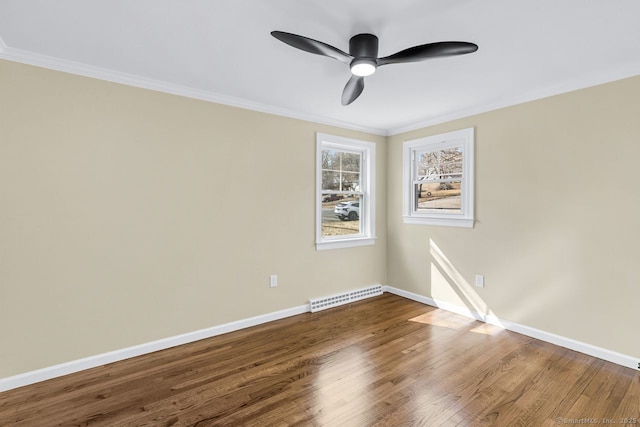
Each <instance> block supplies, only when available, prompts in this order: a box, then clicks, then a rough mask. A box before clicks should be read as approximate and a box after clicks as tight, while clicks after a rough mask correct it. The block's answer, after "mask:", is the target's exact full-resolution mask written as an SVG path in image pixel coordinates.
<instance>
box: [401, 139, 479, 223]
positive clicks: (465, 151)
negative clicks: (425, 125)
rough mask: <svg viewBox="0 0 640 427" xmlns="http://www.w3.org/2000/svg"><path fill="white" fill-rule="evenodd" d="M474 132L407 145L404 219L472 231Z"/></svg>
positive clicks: (423, 140) (405, 144)
mask: <svg viewBox="0 0 640 427" xmlns="http://www.w3.org/2000/svg"><path fill="white" fill-rule="evenodd" d="M473 137H474V135H473V128H469V129H463V130H459V131H455V132H449V133H445V134H441V135H435V136H429V137H426V138H421V139H416V140H413V141H406V142H405V143H404V146H403V161H404V167H403V174H404V179H403V184H404V197H403V218H404V222H405V223H409V224H427V225H444V226H452V227H469V228H471V227H473V140H474V138H473Z"/></svg>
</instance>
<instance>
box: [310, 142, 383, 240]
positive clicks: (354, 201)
mask: <svg viewBox="0 0 640 427" xmlns="http://www.w3.org/2000/svg"><path fill="white" fill-rule="evenodd" d="M375 153H376V151H375V144H373V143H371V142H365V141H358V140H355V139H348V138H342V137H338V136H333V135H326V134H321V133H319V134H317V141H316V249H317V250H323V249H336V248H344V247H352V246H362V245H372V244H373V243H374V242H375V216H374V206H375V200H374V182H375V178H374V177H375V175H374V165H375Z"/></svg>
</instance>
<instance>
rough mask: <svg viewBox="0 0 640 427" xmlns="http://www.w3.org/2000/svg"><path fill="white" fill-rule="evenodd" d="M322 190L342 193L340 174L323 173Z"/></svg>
mask: <svg viewBox="0 0 640 427" xmlns="http://www.w3.org/2000/svg"><path fill="white" fill-rule="evenodd" d="M322 189H323V190H332V191H340V172H332V171H322Z"/></svg>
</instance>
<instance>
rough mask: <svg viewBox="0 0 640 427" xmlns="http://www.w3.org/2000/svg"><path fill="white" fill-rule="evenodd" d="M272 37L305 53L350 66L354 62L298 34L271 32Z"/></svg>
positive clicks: (324, 45) (335, 50)
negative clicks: (326, 57) (335, 60)
mask: <svg viewBox="0 0 640 427" xmlns="http://www.w3.org/2000/svg"><path fill="white" fill-rule="evenodd" d="M271 35H272V36H273V37H275V38H277V39H278V40H280V41H281V42H283V43H286V44H288V45H289V46H293V47H295V48H298V49H300V50H304V51H305V52H309V53H315V54H316V55H322V56H328V57H329V58H334V59H337V60H338V61H341V62H344V63H345V64H350V63H351V61H352V60H353V56H351V55H349V54H347V53H345V52H343V51H341V50H340V49H338V48H335V47H333V46H331V45H328V44H326V43H322V42H319V41H318V40H313V39H310V38H308V37H304V36H299V35H297V34H291V33H285V32H284V31H271Z"/></svg>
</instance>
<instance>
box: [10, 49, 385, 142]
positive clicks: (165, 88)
mask: <svg viewBox="0 0 640 427" xmlns="http://www.w3.org/2000/svg"><path fill="white" fill-rule="evenodd" d="M0 59H6V60H8V61H13V62H20V63H22V64H28V65H34V66H37V67H43V68H48V69H51V70H56V71H62V72H65V73H70V74H76V75H80V76H84V77H90V78H94V79H99V80H104V81H109V82H113V83H119V84H123V85H127V86H133V87H138V88H142V89H148V90H153V91H157V92H163V93H168V94H171V95H178V96H184V97H187V98H193V99H198V100H201V101H208V102H213V103H216V104H223V105H228V106H230V107H237V108H242V109H245V110H251V111H258V112H261V113H267V114H273V115H276V116H282V117H288V118H292V119H297V120H303V121H308V122H313V123H318V124H324V125H329V126H336V127H339V128H342V129H350V130H355V131H359V132H366V133H370V134H374V135H382V136H387V135H388V133H387V131H386V130H385V129H379V128H372V127H367V126H361V125H358V124H354V123H350V122H344V121H341V120H334V119H330V118H327V117H323V116H318V115H314V114H308V113H302V112H298V111H293V110H289V109H286V108H281V107H275V106H272V105H267V104H262V103H259V102H254V101H249V100H246V99H242V98H236V97H233V96H228V95H222V94H218V93H214V92H208V91H203V90H198V89H194V88H191V87H188V86H182V85H177V84H172V83H167V82H163V81H160V80H153V79H148V78H144V77H140V76H137V75H134V74H128V73H122V72H119V71H114V70H109V69H107V68H101V67H95V66H92V65H87V64H83V63H80V62H75V61H70V60H66V59H60V58H55V57H51V56H47V55H42V54H38V53H33V52H29V51H25V50H21V49H15V48H11V47H8V46H7V45H6V44H5V43H4V42H3V41H2V39H0Z"/></svg>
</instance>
